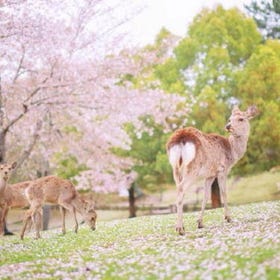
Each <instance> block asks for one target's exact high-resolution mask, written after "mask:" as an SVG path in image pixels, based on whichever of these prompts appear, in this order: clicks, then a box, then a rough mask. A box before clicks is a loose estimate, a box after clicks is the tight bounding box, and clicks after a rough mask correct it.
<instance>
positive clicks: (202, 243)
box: [0, 201, 280, 280]
mask: <svg viewBox="0 0 280 280" xmlns="http://www.w3.org/2000/svg"><path fill="white" fill-rule="evenodd" d="M231 212H232V217H233V222H232V223H230V224H228V223H225V222H224V221H223V218H222V217H223V210H222V209H215V210H209V211H206V213H205V226H206V227H205V228H204V229H197V228H196V220H197V215H198V214H197V213H186V214H185V215H184V224H185V228H186V235H185V236H178V235H177V234H176V233H175V230H174V225H175V222H176V215H173V214H172V215H162V216H144V217H139V218H135V219H123V220H115V221H110V222H104V221H103V222H99V223H98V227H97V230H96V231H94V232H93V231H90V230H89V229H88V228H87V227H86V226H83V227H81V229H80V231H79V232H78V234H75V233H73V232H72V231H70V230H69V231H68V233H67V234H66V235H65V236H63V235H61V234H60V233H59V230H50V231H46V232H43V238H42V239H40V240H34V239H33V236H34V233H29V234H28V235H27V237H26V238H25V239H24V240H23V241H21V240H20V239H19V237H18V236H12V237H2V238H1V239H0V279H151V280H153V279H273V280H274V279H280V234H279V229H280V201H274V202H263V203H255V204H248V205H242V206H239V207H231Z"/></svg>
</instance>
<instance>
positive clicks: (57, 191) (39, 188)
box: [20, 176, 97, 239]
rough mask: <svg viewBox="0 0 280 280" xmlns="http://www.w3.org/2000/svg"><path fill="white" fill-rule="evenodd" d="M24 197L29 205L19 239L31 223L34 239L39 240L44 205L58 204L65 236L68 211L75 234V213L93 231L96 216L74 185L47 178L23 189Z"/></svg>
mask: <svg viewBox="0 0 280 280" xmlns="http://www.w3.org/2000/svg"><path fill="white" fill-rule="evenodd" d="M25 196H26V198H27V200H28V202H29V204H30V208H29V209H28V210H27V212H26V215H25V218H24V222H23V228H22V230H21V234H20V237H21V239H23V238H24V233H25V230H26V228H27V226H28V225H29V224H30V223H31V222H33V223H34V225H35V230H36V238H40V237H41V236H40V229H41V220H42V206H43V205H44V204H46V203H51V204H58V205H59V206H61V207H60V208H61V211H62V233H63V234H65V232H66V230H65V214H66V209H67V210H69V211H70V212H71V213H72V214H73V216H74V220H75V232H76V233H77V232H78V221H77V217H76V212H79V213H80V214H81V215H82V217H83V219H84V220H85V222H86V223H87V224H88V225H89V227H90V228H91V229H92V230H95V226H96V218H97V214H96V212H95V210H94V207H93V205H92V204H91V203H89V202H87V201H85V200H84V199H83V198H82V197H81V196H80V195H79V193H78V192H77V190H76V189H75V187H74V185H73V184H72V183H71V182H70V181H69V180H65V179H61V178H58V177H56V176H47V177H42V178H39V179H37V180H35V181H32V182H31V184H29V186H28V187H27V188H26V189H25Z"/></svg>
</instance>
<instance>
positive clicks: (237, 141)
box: [229, 134, 249, 162]
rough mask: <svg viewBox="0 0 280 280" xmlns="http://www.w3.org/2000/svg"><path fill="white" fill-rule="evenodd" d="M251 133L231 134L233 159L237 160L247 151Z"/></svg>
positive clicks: (230, 141)
mask: <svg viewBox="0 0 280 280" xmlns="http://www.w3.org/2000/svg"><path fill="white" fill-rule="evenodd" d="M248 138H249V134H244V135H238V136H237V135H230V136H229V143H230V146H231V153H232V156H233V161H234V162H237V161H238V160H239V159H240V158H242V157H243V155H244V154H245V152H246V149H247V143H248Z"/></svg>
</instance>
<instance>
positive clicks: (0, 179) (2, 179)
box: [0, 162, 17, 234]
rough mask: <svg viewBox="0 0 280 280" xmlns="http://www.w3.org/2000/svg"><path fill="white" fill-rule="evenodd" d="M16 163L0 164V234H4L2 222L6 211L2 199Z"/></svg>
mask: <svg viewBox="0 0 280 280" xmlns="http://www.w3.org/2000/svg"><path fill="white" fill-rule="evenodd" d="M16 165H17V163H16V162H14V163H12V164H8V163H5V164H0V234H3V233H4V222H5V217H6V216H5V213H6V209H7V203H6V200H5V198H4V194H5V191H6V188H7V184H8V180H9V178H10V176H11V174H12V172H13V171H14V169H15V168H16Z"/></svg>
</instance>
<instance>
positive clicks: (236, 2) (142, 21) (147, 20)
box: [129, 0, 251, 45]
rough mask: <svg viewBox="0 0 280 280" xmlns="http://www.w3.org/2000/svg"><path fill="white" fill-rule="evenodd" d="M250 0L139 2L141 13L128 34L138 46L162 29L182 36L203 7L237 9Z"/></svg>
mask: <svg viewBox="0 0 280 280" xmlns="http://www.w3.org/2000/svg"><path fill="white" fill-rule="evenodd" d="M249 3H251V0H224V1H222V0H141V4H143V5H145V6H144V9H143V11H142V12H141V13H140V14H138V15H137V16H136V17H134V18H133V20H132V21H131V22H130V26H131V28H132V30H130V31H129V32H130V33H131V36H132V37H133V41H134V42H135V43H137V44H140V45H146V44H149V43H152V42H153V41H154V39H155V36H156V35H157V34H158V32H159V31H160V29H161V28H162V27H166V28H167V29H168V30H169V31H171V32H172V33H174V34H176V35H179V36H184V35H185V34H186V32H187V26H188V24H189V23H191V22H192V20H193V17H194V16H195V15H196V14H198V13H199V11H200V10H201V9H202V8H203V7H207V8H214V7H215V5H217V4H222V5H223V6H224V7H225V8H231V7H238V8H240V9H241V10H244V4H249Z"/></svg>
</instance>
